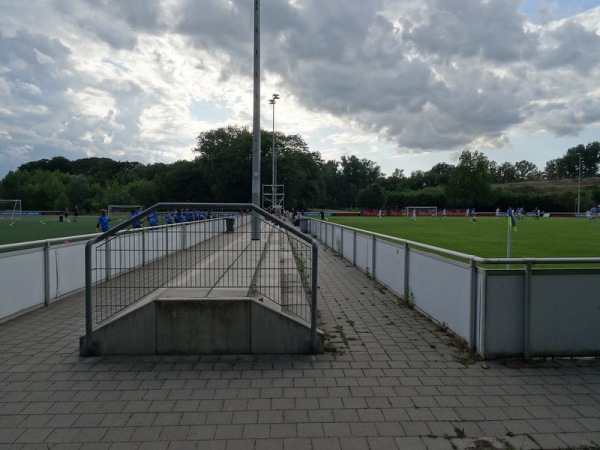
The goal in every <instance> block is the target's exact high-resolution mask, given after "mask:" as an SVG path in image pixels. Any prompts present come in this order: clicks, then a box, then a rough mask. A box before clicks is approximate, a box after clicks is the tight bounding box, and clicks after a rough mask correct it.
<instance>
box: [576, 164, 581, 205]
mask: <svg viewBox="0 0 600 450" xmlns="http://www.w3.org/2000/svg"><path fill="white" fill-rule="evenodd" d="M578 155H579V170H578V172H579V179H578V180H577V214H579V205H580V203H579V202H580V201H581V153H578Z"/></svg>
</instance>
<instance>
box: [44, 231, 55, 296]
mask: <svg viewBox="0 0 600 450" xmlns="http://www.w3.org/2000/svg"><path fill="white" fill-rule="evenodd" d="M56 270H58V265H57V267H56ZM49 304H50V241H46V243H45V244H44V305H46V306H48V305H49Z"/></svg>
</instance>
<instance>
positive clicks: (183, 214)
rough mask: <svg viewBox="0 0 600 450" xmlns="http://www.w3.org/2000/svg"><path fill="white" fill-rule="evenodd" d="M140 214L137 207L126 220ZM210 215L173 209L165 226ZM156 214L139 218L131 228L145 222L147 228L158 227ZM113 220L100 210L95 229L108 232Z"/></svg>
mask: <svg viewBox="0 0 600 450" xmlns="http://www.w3.org/2000/svg"><path fill="white" fill-rule="evenodd" d="M141 212H142V208H141V207H138V208H137V209H132V210H131V214H130V215H129V217H128V218H127V219H135V217H136V216H138V215H140V214H141ZM211 218H212V213H211V212H210V211H207V212H206V213H205V212H203V211H200V210H197V209H196V210H194V211H190V210H189V209H176V208H175V209H173V210H172V211H167V212H166V213H165V216H164V220H165V223H166V224H167V225H173V224H179V223H184V222H193V221H196V220H204V219H211ZM158 219H159V217H158V212H156V211H152V212H150V213H149V214H148V215H147V216H146V217H145V218H140V219H139V220H134V221H133V222H132V223H131V226H132V227H133V228H142V227H143V222H144V221H147V222H148V226H150V227H156V226H158ZM111 220H113V219H111V218H109V217H108V215H107V214H106V210H105V209H101V210H100V216H99V217H98V222H97V223H96V229H97V230H100V231H102V232H106V231H108V230H110V223H109V222H110V221H111Z"/></svg>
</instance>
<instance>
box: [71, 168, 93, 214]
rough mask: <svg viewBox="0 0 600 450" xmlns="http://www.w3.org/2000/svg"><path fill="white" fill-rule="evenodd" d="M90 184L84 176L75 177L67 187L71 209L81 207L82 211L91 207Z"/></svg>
mask: <svg viewBox="0 0 600 450" xmlns="http://www.w3.org/2000/svg"><path fill="white" fill-rule="evenodd" d="M90 191H91V188H90V183H89V182H88V180H87V178H86V177H85V176H84V175H76V176H74V177H73V178H72V179H71V181H70V183H69V184H68V185H67V195H68V197H69V204H70V206H71V207H74V206H76V205H77V206H79V207H80V208H81V209H88V208H89V207H90V205H89V200H90Z"/></svg>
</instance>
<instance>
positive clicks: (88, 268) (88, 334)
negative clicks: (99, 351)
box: [85, 202, 318, 355]
mask: <svg viewBox="0 0 600 450" xmlns="http://www.w3.org/2000/svg"><path fill="white" fill-rule="evenodd" d="M173 208H198V209H201V210H213V211H214V210H226V211H228V212H232V211H235V210H246V211H250V212H252V213H253V214H257V215H260V216H263V217H264V218H265V219H267V220H269V221H271V222H273V223H274V224H276V225H278V226H280V227H281V228H283V229H285V230H286V231H287V232H289V233H290V234H293V235H294V236H296V237H298V238H299V239H300V240H303V241H305V242H307V243H308V244H309V245H310V246H311V249H312V255H313V256H312V258H313V261H312V273H311V276H312V289H311V294H310V295H311V324H310V325H311V328H310V332H311V335H310V336H311V337H310V339H311V346H312V349H313V351H315V352H316V350H317V324H316V321H317V274H318V265H317V261H318V244H317V242H316V241H315V240H314V239H312V237H310V235H308V234H305V233H302V232H301V231H300V230H298V229H297V228H296V227H293V226H291V225H290V224H288V223H286V222H284V221H282V220H281V219H279V218H277V217H275V216H273V215H271V214H269V213H267V212H266V211H264V210H262V209H261V208H259V207H257V206H256V205H253V204H251V203H191V202H162V203H157V204H155V205H153V206H151V207H149V208H147V209H145V210H144V211H141V212H140V214H138V215H136V216H135V217H131V218H129V219H127V220H125V221H124V222H121V223H120V224H119V225H117V226H116V227H115V228H113V229H110V230H108V231H106V232H104V233H101V234H97V235H94V237H93V238H92V239H90V240H89V241H88V242H87V243H86V246H85V308H86V317H85V328H86V330H85V340H86V346H87V352H88V354H90V355H93V354H94V353H95V345H94V342H93V314H92V311H93V304H92V287H93V280H92V270H93V267H92V248H93V246H94V244H97V243H98V242H101V241H103V240H107V239H108V238H110V237H111V236H114V235H117V234H118V233H120V232H124V231H125V230H126V229H127V227H129V226H130V225H132V224H133V223H134V222H135V221H137V220H139V219H140V218H141V217H145V216H147V215H148V214H149V213H150V212H152V211H157V210H171V209H173Z"/></svg>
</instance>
